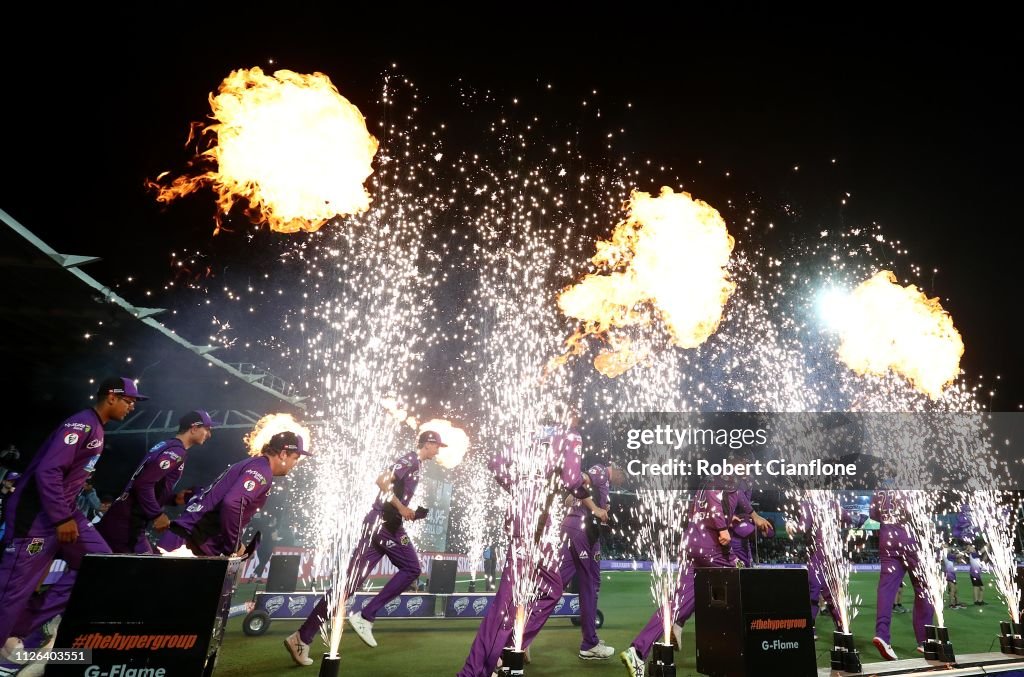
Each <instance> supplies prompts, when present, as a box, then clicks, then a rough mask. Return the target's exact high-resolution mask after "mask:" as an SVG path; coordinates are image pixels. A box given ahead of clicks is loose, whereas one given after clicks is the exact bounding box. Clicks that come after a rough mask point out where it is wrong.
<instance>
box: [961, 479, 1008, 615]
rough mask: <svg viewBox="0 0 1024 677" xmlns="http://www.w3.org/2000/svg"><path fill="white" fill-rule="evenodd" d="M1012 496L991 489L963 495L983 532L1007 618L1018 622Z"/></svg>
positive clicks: (993, 574)
mask: <svg viewBox="0 0 1024 677" xmlns="http://www.w3.org/2000/svg"><path fill="white" fill-rule="evenodd" d="M1015 498H1016V497H1015V496H1013V495H1012V494H1009V493H1006V492H1001V491H995V490H992V489H988V490H978V491H973V492H971V493H969V494H967V501H968V502H969V503H970V505H971V508H972V510H971V514H972V516H973V518H974V520H975V524H976V525H977V527H978V529H979V531H980V532H981V533H982V534H984V535H985V541H986V543H987V545H988V559H989V562H990V564H991V567H990V569H991V572H992V576H993V578H995V583H996V590H997V591H998V592H999V596H1000V597H1002V598H1003V602H1004V603H1005V604H1006V608H1007V610H1008V611H1009V613H1010V620H1012V621H1013V622H1014V623H1019V622H1020V613H1019V610H1020V589H1019V588H1018V587H1017V558H1016V556H1015V553H1014V549H1013V538H1014V534H1015V533H1016V529H1017V524H1016V523H1017V509H1018V506H1017V505H1016V503H1015V501H1014V499H1015Z"/></svg>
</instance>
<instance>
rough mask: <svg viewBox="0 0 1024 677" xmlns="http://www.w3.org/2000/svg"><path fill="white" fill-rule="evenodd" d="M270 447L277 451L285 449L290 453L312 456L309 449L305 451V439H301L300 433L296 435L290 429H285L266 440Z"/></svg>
mask: <svg viewBox="0 0 1024 677" xmlns="http://www.w3.org/2000/svg"><path fill="white" fill-rule="evenodd" d="M268 444H269V445H270V448H271V449H276V450H278V451H287V452H288V453H290V454H301V455H302V456H312V455H313V454H311V453H310V452H309V451H306V445H305V441H304V440H303V439H302V435H296V434H295V433H293V432H292V431H291V430H285V431H284V432H281V433H277V434H276V435H274V436H273V437H271V438H270V442H268Z"/></svg>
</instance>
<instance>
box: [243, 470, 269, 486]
mask: <svg viewBox="0 0 1024 677" xmlns="http://www.w3.org/2000/svg"><path fill="white" fill-rule="evenodd" d="M245 474H246V475H252V476H253V477H255V478H256V479H257V480H259V483H260V484H266V483H267V478H266V477H264V476H263V473H261V472H259V471H258V470H252V469H251V468H250V469H249V470H246V471H245Z"/></svg>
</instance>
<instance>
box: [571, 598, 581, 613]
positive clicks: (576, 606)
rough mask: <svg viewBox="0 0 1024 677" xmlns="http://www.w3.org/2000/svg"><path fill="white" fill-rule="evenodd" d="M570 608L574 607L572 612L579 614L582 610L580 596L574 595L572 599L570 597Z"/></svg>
mask: <svg viewBox="0 0 1024 677" xmlns="http://www.w3.org/2000/svg"><path fill="white" fill-rule="evenodd" d="M569 608H570V609H572V612H573V613H574V614H578V613H579V612H580V598H579V597H573V598H572V599H570V600H569Z"/></svg>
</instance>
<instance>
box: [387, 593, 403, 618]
mask: <svg viewBox="0 0 1024 677" xmlns="http://www.w3.org/2000/svg"><path fill="white" fill-rule="evenodd" d="M401 603H402V598H401V597H396V598H394V599H393V600H391V601H390V602H388V603H387V604H385V605H384V611H386V612H387V614H388V616H390V615H391V614H393V613H395V609H397V608H398V605H399V604H401Z"/></svg>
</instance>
